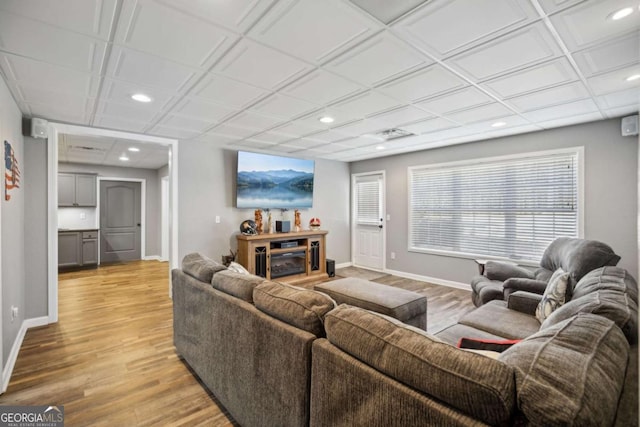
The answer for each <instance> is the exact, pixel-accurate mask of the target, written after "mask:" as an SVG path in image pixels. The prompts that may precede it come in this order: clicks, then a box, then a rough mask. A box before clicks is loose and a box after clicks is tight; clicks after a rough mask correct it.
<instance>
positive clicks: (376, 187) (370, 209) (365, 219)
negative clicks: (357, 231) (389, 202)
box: [355, 179, 381, 225]
mask: <svg viewBox="0 0 640 427" xmlns="http://www.w3.org/2000/svg"><path fill="white" fill-rule="evenodd" d="M355 187H356V223H358V224H365V225H366V224H378V223H379V222H380V206H381V201H380V196H381V192H380V181H378V180H377V179H376V180H375V181H371V180H365V181H357V182H356V183H355Z"/></svg>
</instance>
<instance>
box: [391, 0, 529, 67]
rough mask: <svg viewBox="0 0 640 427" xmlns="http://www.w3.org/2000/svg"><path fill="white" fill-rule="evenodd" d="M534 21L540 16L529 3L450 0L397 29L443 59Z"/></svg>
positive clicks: (436, 3)
mask: <svg viewBox="0 0 640 427" xmlns="http://www.w3.org/2000/svg"><path fill="white" fill-rule="evenodd" d="M534 19H537V14H536V12H535V9H533V7H532V6H531V4H530V3H529V2H524V1H521V2H514V1H509V0H474V1H468V0H447V1H432V2H430V3H429V4H428V5H426V6H425V7H422V8H420V9H419V10H418V11H417V12H415V13H412V14H409V15H408V16H407V17H406V18H404V19H402V20H401V21H400V22H399V23H398V24H396V25H395V28H396V29H397V30H399V31H400V32H401V33H402V34H405V35H406V36H407V37H408V38H409V39H410V40H412V41H414V42H415V43H417V44H418V45H420V46H421V47H422V48H424V49H425V50H427V51H428V52H430V53H432V54H434V55H436V56H437V57H440V58H442V57H446V56H450V55H452V54H453V53H455V52H459V51H461V50H464V49H468V48H470V47H472V46H474V45H477V44H478V43H480V42H483V41H487V40H488V39H490V38H494V37H496V36H498V35H500V34H504V33H505V32H507V31H511V30H513V29H515V28H518V27H521V26H523V25H526V24H528V23H530V22H532V21H533V20H534ZM453 23H455V24H453Z"/></svg>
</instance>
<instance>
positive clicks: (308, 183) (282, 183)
mask: <svg viewBox="0 0 640 427" xmlns="http://www.w3.org/2000/svg"><path fill="white" fill-rule="evenodd" d="M236 185H237V190H238V200H237V204H238V208H260V207H262V208H304V207H311V204H312V200H313V174H312V173H309V172H301V171H296V170H293V169H281V170H269V171H239V172H238V179H237V182H236Z"/></svg>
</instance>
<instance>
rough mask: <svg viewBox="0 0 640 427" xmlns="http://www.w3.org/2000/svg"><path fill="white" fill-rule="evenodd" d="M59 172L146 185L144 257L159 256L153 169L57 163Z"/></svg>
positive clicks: (157, 199)
mask: <svg viewBox="0 0 640 427" xmlns="http://www.w3.org/2000/svg"><path fill="white" fill-rule="evenodd" d="M58 171H59V172H90V173H97V174H98V175H99V176H102V177H109V178H114V177H115V178H139V179H145V180H146V181H147V184H146V205H145V208H146V232H145V240H146V250H145V252H146V253H145V255H146V256H154V255H156V256H159V255H160V212H161V210H160V209H161V206H160V181H159V179H158V171H157V170H155V169H138V168H121V167H117V166H101V165H89V164H79V163H59V164H58Z"/></svg>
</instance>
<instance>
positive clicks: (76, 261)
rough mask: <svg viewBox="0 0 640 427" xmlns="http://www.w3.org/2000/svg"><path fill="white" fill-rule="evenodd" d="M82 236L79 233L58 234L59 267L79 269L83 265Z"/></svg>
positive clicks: (66, 232) (65, 232)
mask: <svg viewBox="0 0 640 427" xmlns="http://www.w3.org/2000/svg"><path fill="white" fill-rule="evenodd" d="M81 235H82V233H80V232H78V231H64V232H59V233H58V267H79V266H80V265H81V264H82V258H81V254H80V245H81V243H80V241H81Z"/></svg>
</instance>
